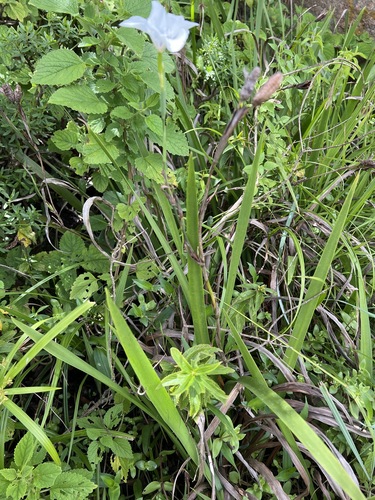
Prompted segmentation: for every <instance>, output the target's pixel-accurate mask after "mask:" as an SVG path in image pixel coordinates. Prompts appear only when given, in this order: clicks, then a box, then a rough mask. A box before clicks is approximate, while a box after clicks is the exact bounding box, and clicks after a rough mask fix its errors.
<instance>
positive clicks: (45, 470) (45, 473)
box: [33, 462, 61, 489]
mask: <svg viewBox="0 0 375 500" xmlns="http://www.w3.org/2000/svg"><path fill="white" fill-rule="evenodd" d="M60 474H61V467H59V466H58V465H56V464H54V463H52V462H47V463H44V464H39V465H38V466H37V467H35V469H34V472H33V477H34V480H33V484H34V486H36V487H37V488H40V489H42V488H50V487H51V486H52V485H53V484H54V483H55V481H56V478H57V477H58V476H59V475H60Z"/></svg>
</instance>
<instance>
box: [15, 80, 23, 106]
mask: <svg viewBox="0 0 375 500" xmlns="http://www.w3.org/2000/svg"><path fill="white" fill-rule="evenodd" d="M21 99H22V89H21V86H20V85H18V83H17V85H16V87H15V89H14V100H15V102H16V103H20V102H21Z"/></svg>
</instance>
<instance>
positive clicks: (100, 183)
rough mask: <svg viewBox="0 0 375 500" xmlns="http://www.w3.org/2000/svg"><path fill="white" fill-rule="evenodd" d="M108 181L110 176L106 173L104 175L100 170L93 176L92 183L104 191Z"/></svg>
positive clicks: (97, 188)
mask: <svg viewBox="0 0 375 500" xmlns="http://www.w3.org/2000/svg"><path fill="white" fill-rule="evenodd" d="M108 182H109V181H108V177H107V176H106V175H102V174H101V173H100V172H95V173H94V174H93V176H92V184H93V186H94V188H95V189H96V190H97V191H99V192H100V193H104V191H105V190H106V189H107V187H108Z"/></svg>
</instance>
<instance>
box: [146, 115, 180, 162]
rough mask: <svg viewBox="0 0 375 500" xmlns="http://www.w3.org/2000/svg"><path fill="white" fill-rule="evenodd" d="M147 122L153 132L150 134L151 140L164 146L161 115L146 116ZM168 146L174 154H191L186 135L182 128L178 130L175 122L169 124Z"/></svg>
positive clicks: (168, 149) (169, 150)
mask: <svg viewBox="0 0 375 500" xmlns="http://www.w3.org/2000/svg"><path fill="white" fill-rule="evenodd" d="M145 122H146V125H147V127H148V128H149V130H150V131H151V132H152V134H149V135H150V138H151V140H152V141H153V142H156V144H158V145H159V146H163V122H162V119H161V118H160V116H157V115H149V116H147V117H146V118H145ZM166 148H167V151H168V152H169V153H171V154H173V155H180V156H188V155H189V144H188V141H187V139H186V136H185V134H184V133H183V132H181V130H177V129H176V127H175V125H174V124H173V123H168V124H167V133H166Z"/></svg>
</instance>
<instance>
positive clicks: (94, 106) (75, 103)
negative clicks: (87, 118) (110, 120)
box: [48, 85, 107, 114]
mask: <svg viewBox="0 0 375 500" xmlns="http://www.w3.org/2000/svg"><path fill="white" fill-rule="evenodd" d="M48 102H49V103H50V104H58V105H59V106H66V107H67V108H70V109H74V110H75V111H79V112H81V113H95V114H102V113H105V112H106V111H107V105H106V103H105V102H103V101H101V100H100V99H98V97H97V96H96V95H95V94H94V92H93V91H92V90H91V89H90V87H88V86H85V85H70V86H69V87H64V88H62V89H58V90H56V92H54V93H53V94H52V95H51V97H50V98H49V100H48Z"/></svg>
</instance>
